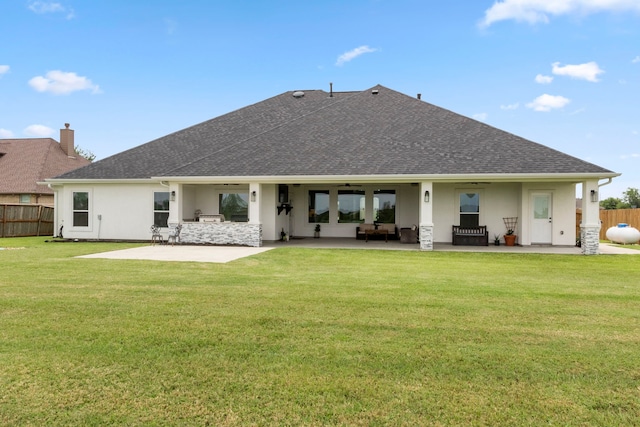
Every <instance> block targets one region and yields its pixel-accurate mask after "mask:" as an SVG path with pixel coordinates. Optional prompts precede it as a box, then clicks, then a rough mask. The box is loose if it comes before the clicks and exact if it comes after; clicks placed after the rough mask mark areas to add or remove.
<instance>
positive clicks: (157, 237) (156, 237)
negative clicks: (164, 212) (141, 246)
mask: <svg viewBox="0 0 640 427" xmlns="http://www.w3.org/2000/svg"><path fill="white" fill-rule="evenodd" d="M163 241H164V239H163V238H162V234H160V227H158V226H157V225H155V224H154V225H152V226H151V244H152V245H154V244H156V243H160V244H162V242H163Z"/></svg>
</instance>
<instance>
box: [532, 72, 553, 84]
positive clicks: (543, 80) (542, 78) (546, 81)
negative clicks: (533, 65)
mask: <svg viewBox="0 0 640 427" xmlns="http://www.w3.org/2000/svg"><path fill="white" fill-rule="evenodd" d="M535 81H536V83H540V84H541V85H548V84H550V83H551V82H552V81H553V77H551V76H543V75H542V74H538V75H537V76H536V78H535Z"/></svg>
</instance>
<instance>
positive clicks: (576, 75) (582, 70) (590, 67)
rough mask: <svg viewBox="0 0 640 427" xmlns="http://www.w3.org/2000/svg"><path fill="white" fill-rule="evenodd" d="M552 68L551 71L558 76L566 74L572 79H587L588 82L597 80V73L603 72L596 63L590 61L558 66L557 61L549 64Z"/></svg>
mask: <svg viewBox="0 0 640 427" xmlns="http://www.w3.org/2000/svg"><path fill="white" fill-rule="evenodd" d="M551 66H552V67H553V69H552V70H551V72H552V73H553V74H555V75H558V76H568V77H571V78H572V79H580V80H587V81H589V82H594V83H595V82H598V81H599V80H598V75H599V74H602V73H604V70H602V69H601V68H600V67H599V66H598V64H597V63H595V62H593V61H591V62H587V63H586V64H578V65H565V66H563V67H561V66H560V63H559V62H554V63H553V64H551Z"/></svg>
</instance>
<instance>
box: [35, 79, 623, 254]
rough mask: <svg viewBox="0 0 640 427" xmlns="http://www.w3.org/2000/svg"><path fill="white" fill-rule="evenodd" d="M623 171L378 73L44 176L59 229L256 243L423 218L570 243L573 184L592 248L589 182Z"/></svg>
mask: <svg viewBox="0 0 640 427" xmlns="http://www.w3.org/2000/svg"><path fill="white" fill-rule="evenodd" d="M618 175H619V174H618V173H615V172H612V171H610V170H607V169H605V168H602V167H600V166H597V165H594V164H591V163H589V162H586V161H583V160H580V159H577V158H575V157H572V156H569V155H567V154H564V153H561V152H559V151H557V150H554V149H552V148H549V147H546V146H544V145H540V144H538V143H535V142H532V141H529V140H526V139H524V138H520V137H518V136H515V135H513V134H511V133H508V132H505V131H502V130H500V129H496V128H494V127H491V126H489V125H486V124H484V123H481V122H478V121H476V120H472V119H470V118H467V117H464V116H461V115H459V114H456V113H453V112H451V111H448V110H446V109H443V108H440V107H437V106H434V105H431V104H429V103H427V102H424V101H423V100H421V99H420V96H418V97H417V98H416V97H411V96H407V95H405V94H402V93H399V92H397V91H394V90H391V89H389V88H387V87H384V86H380V85H377V86H375V87H372V88H370V89H367V90H364V91H354V92H334V91H333V90H332V89H331V90H330V91H329V92H326V91H323V90H304V91H302V90H295V91H289V92H285V93H283V94H280V95H277V96H274V97H272V98H269V99H266V100H264V101H261V102H258V103H256V104H253V105H249V106H247V107H244V108H241V109H239V110H236V111H233V112H231V113H228V114H225V115H222V116H220V117H217V118H214V119H211V120H208V121H205V122H203V123H200V124H197V125H195V126H192V127H189V128H186V129H183V130H180V131H178V132H175V133H172V134H170V135H167V136H164V137H161V138H159V139H156V140H154V141H151V142H148V143H146V144H143V145H140V146H137V147H135V148H132V149H130V150H127V151H124V152H122V153H119V154H116V155H113V156H111V157H108V158H106V159H103V160H100V161H97V162H94V163H92V164H90V165H88V166H86V167H84V168H81V169H77V170H74V171H71V172H68V173H65V174H63V175H60V176H58V177H55V178H53V179H47V180H46V182H47V183H49V184H50V186H51V188H52V189H54V190H55V192H56V215H57V218H56V221H57V223H58V224H59V225H62V224H63V225H64V230H65V233H64V236H65V237H66V238H72V239H140V240H143V239H150V237H151V235H150V231H149V229H150V226H151V225H154V224H155V225H156V226H159V227H160V230H161V232H162V233H165V235H166V233H168V232H169V231H170V228H171V227H174V226H177V225H178V224H181V226H182V227H181V236H180V237H181V241H182V242H184V243H204V244H221V245H227V244H231V245H248V246H261V245H262V244H263V242H264V241H274V240H279V239H280V237H281V235H282V234H283V233H284V234H287V235H289V236H293V237H311V236H313V235H314V230H316V228H317V226H318V225H320V230H321V235H322V237H353V238H355V237H356V230H357V229H359V228H360V227H361V226H363V225H364V224H367V225H369V224H374V223H375V224H376V225H378V224H387V226H386V229H387V230H389V233H390V234H393V235H395V233H396V231H395V230H396V229H398V230H402V229H405V230H406V229H412V230H416V231H418V235H419V247H420V248H421V249H423V250H430V249H433V244H434V242H452V229H453V226H455V225H460V226H462V227H466V228H469V229H472V230H476V231H478V230H480V229H481V230H482V233H484V234H485V235H486V234H488V235H489V236H491V240H493V236H494V235H498V236H502V235H503V234H505V233H506V232H507V229H506V228H513V231H514V234H515V235H517V244H520V245H534V244H543V245H575V244H576V231H575V229H576V227H575V196H576V185H577V184H581V186H582V194H583V197H582V200H583V204H582V209H583V221H582V224H581V236H579V238H580V240H581V242H582V248H583V252H584V253H585V254H597V253H598V251H599V249H598V231H599V229H600V221H599V203H598V189H599V186H600V185H604V184H606V183H608V182H610V181H611V179H612V178H614V177H616V176H618ZM602 180H606V181H602ZM601 181H602V182H601ZM504 218H510V219H511V220H510V221H512V222H511V223H510V224H509V225H505V221H504ZM388 224H392V226H390V227H389V226H388ZM481 227H484V228H481ZM363 228H364V227H363ZM383 228H384V227H381V229H383ZM485 230H486V231H485ZM378 237H379V236H378ZM385 237H386V236H385Z"/></svg>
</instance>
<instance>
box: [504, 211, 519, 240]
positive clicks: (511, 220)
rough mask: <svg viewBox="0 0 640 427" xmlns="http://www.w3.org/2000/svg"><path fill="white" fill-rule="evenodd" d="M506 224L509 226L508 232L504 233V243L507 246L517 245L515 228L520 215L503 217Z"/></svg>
mask: <svg viewBox="0 0 640 427" xmlns="http://www.w3.org/2000/svg"><path fill="white" fill-rule="evenodd" d="M502 220H503V221H504V225H505V226H506V227H507V234H505V235H504V244H505V245H507V246H515V244H516V238H517V237H518V236H516V234H515V229H516V224H517V223H518V217H510V218H502Z"/></svg>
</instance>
